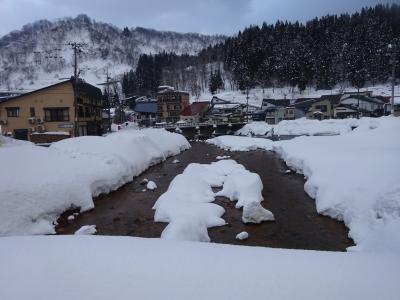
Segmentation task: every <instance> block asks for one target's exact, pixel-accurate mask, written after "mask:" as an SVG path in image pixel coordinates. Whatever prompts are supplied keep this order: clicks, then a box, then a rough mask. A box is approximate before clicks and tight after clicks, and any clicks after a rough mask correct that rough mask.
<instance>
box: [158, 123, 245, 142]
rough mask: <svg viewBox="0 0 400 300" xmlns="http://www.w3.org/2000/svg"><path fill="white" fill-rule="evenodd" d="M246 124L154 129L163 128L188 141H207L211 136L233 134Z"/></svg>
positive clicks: (169, 125) (211, 124)
mask: <svg viewBox="0 0 400 300" xmlns="http://www.w3.org/2000/svg"><path fill="white" fill-rule="evenodd" d="M245 124H246V123H245V122H240V123H179V122H178V123H175V124H167V123H165V124H164V123H163V124H160V123H159V124H156V125H154V126H153V127H155V128H165V129H166V130H168V131H171V132H177V133H181V134H182V135H184V136H185V137H186V138H188V139H207V138H210V137H212V136H219V135H229V134H234V133H235V131H237V130H239V129H240V128H242V127H243V126H244V125H245Z"/></svg>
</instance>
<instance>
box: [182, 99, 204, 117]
mask: <svg viewBox="0 0 400 300" xmlns="http://www.w3.org/2000/svg"><path fill="white" fill-rule="evenodd" d="M208 104H209V102H208V101H198V102H193V103H192V104H190V105H189V106H188V107H186V108H185V109H184V110H183V111H182V112H181V116H194V115H197V114H200V113H201V112H202V111H203V110H204V109H206V108H207V106H208Z"/></svg>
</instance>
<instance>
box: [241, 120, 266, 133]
mask: <svg viewBox="0 0 400 300" xmlns="http://www.w3.org/2000/svg"><path fill="white" fill-rule="evenodd" d="M272 128H273V126H272V125H269V124H268V123H266V122H264V121H259V122H252V123H248V124H246V125H244V126H243V127H242V128H241V129H239V130H238V131H236V132H235V134H236V135H245V136H254V135H267V134H268V133H269V132H270V131H271V129H272Z"/></svg>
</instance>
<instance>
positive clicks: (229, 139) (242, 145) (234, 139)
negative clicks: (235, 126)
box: [206, 135, 273, 151]
mask: <svg viewBox="0 0 400 300" xmlns="http://www.w3.org/2000/svg"><path fill="white" fill-rule="evenodd" d="M206 143H209V144H212V145H215V146H217V147H219V148H222V149H224V150H229V151H251V150H257V149H263V150H272V145H273V142H272V141H271V140H269V139H262V138H251V137H243V136H234V135H223V136H219V137H215V138H212V139H208V140H207V141H206Z"/></svg>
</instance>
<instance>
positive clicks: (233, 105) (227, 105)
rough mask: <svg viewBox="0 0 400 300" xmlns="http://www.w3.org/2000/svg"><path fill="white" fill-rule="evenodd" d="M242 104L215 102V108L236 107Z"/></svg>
mask: <svg viewBox="0 0 400 300" xmlns="http://www.w3.org/2000/svg"><path fill="white" fill-rule="evenodd" d="M239 106H241V104H240V103H224V104H215V105H214V108H216V109H235V108H238V107H239Z"/></svg>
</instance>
